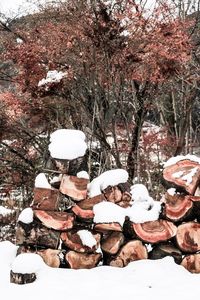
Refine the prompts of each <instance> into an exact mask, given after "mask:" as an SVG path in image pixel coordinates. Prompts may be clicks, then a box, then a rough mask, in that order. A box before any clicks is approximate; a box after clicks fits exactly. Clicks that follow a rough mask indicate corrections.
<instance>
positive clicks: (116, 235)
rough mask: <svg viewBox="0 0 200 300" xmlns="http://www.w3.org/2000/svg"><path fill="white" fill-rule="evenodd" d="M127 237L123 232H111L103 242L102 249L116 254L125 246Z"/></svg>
mask: <svg viewBox="0 0 200 300" xmlns="http://www.w3.org/2000/svg"><path fill="white" fill-rule="evenodd" d="M124 241H125V237H124V235H123V233H122V232H111V233H110V234H109V235H108V236H106V238H105V239H103V240H102V242H101V249H102V250H103V251H104V252H106V253H108V254H111V255H114V254H116V253H117V252H118V251H119V249H120V247H121V246H122V245H123V244H124Z"/></svg>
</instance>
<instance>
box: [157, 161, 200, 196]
mask: <svg viewBox="0 0 200 300" xmlns="http://www.w3.org/2000/svg"><path fill="white" fill-rule="evenodd" d="M163 178H164V179H165V180H166V181H167V182H168V183H170V184H173V185H174V186H175V187H176V188H177V190H185V191H186V192H187V193H188V194H191V195H194V193H195V191H196V189H197V186H198V184H199V179H200V165H199V164H198V162H195V161H191V160H189V159H185V160H180V161H178V162H177V163H176V164H174V165H170V166H168V167H166V168H165V169H164V171H163Z"/></svg>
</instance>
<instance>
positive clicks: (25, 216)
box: [18, 207, 33, 224]
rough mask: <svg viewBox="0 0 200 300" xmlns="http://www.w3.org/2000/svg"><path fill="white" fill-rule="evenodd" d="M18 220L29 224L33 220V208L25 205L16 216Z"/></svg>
mask: <svg viewBox="0 0 200 300" xmlns="http://www.w3.org/2000/svg"><path fill="white" fill-rule="evenodd" d="M18 221H21V222H22V223H25V224H30V223H32V222H33V210H32V209H31V208H30V207H27V208H25V209H23V210H22V212H21V213H20V215H19V217H18Z"/></svg>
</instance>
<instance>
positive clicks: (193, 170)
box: [181, 167, 199, 185]
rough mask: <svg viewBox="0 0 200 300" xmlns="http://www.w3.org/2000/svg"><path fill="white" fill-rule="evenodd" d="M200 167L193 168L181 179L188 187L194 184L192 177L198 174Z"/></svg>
mask: <svg viewBox="0 0 200 300" xmlns="http://www.w3.org/2000/svg"><path fill="white" fill-rule="evenodd" d="M198 169H199V168H198V167H196V168H193V169H192V170H191V171H190V172H189V173H188V174H186V175H184V176H183V177H182V178H181V179H182V180H185V181H186V185H189V184H190V183H192V177H193V176H194V175H195V174H196V173H197V171H198Z"/></svg>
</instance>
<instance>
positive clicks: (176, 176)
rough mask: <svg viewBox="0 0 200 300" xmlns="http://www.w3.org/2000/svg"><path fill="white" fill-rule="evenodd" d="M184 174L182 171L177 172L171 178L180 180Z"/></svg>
mask: <svg viewBox="0 0 200 300" xmlns="http://www.w3.org/2000/svg"><path fill="white" fill-rule="evenodd" d="M183 174H184V172H183V171H178V172H175V173H173V174H172V177H173V178H180V177H181V176H182V175H183Z"/></svg>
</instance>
